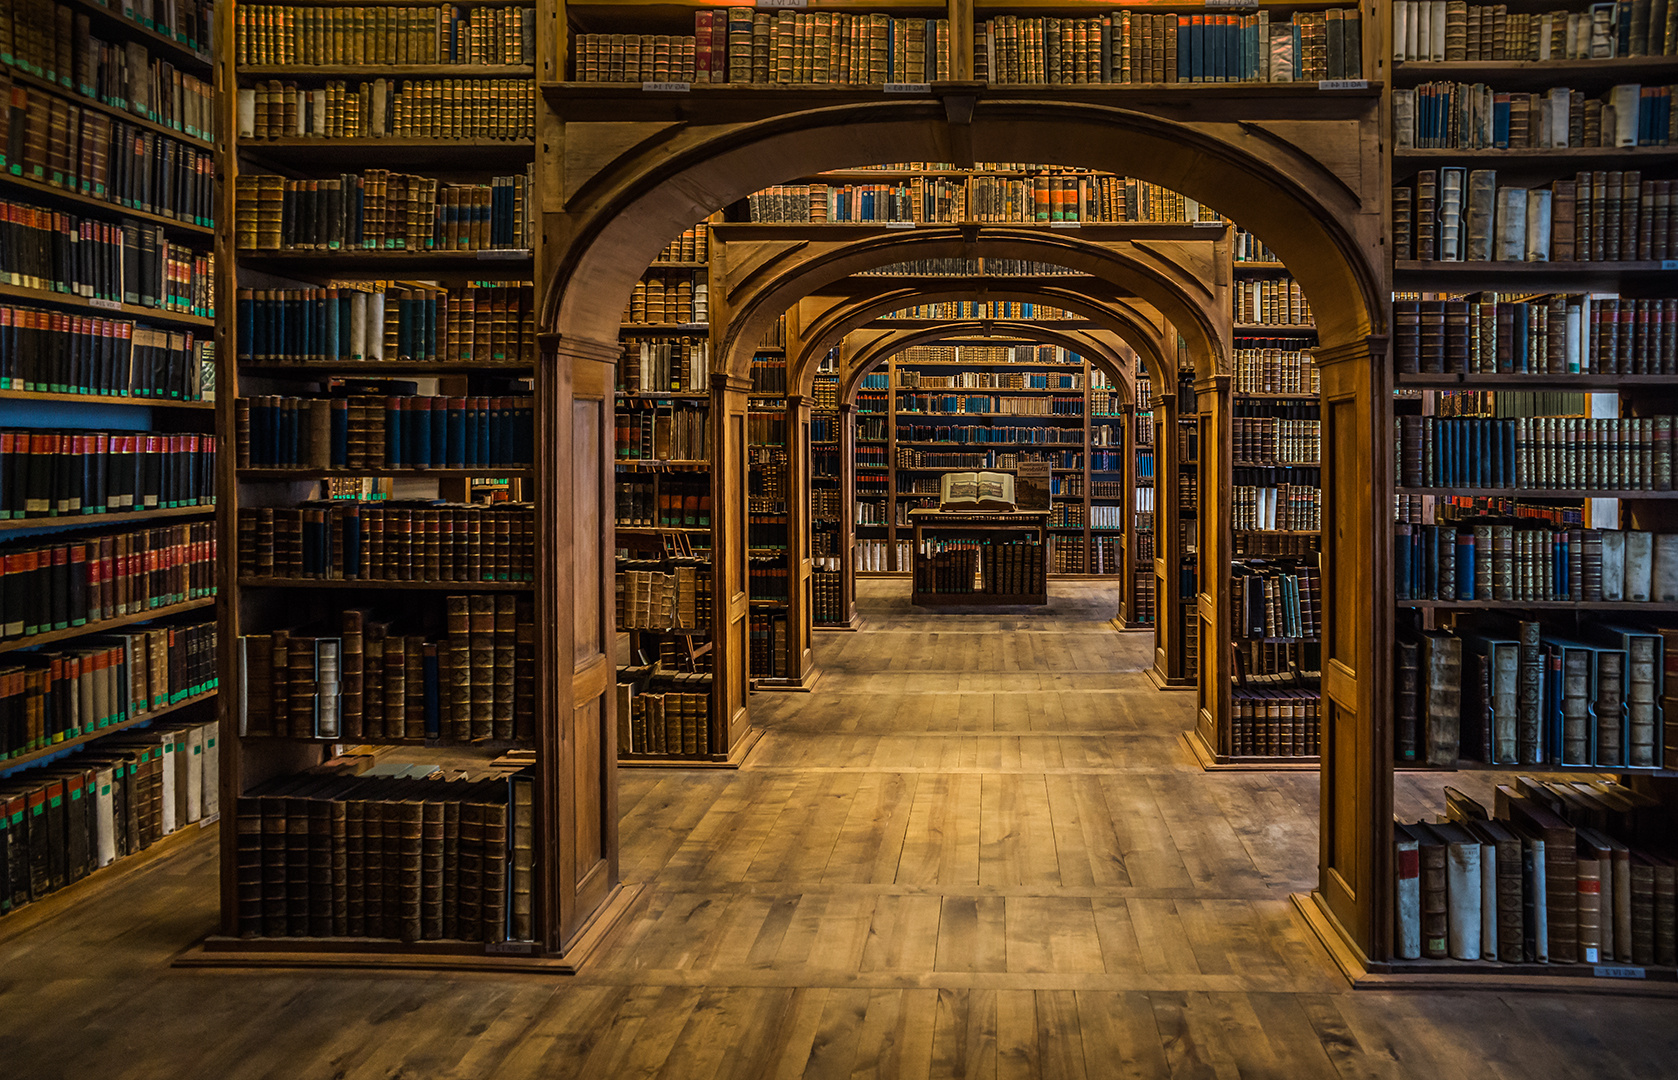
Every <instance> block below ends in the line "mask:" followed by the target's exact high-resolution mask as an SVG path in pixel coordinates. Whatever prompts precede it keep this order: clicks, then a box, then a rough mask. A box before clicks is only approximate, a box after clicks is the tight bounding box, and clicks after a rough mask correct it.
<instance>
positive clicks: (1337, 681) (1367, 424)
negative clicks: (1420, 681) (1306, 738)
mask: <svg viewBox="0 0 1678 1080" xmlns="http://www.w3.org/2000/svg"><path fill="white" fill-rule="evenodd" d="M1316 361H1317V366H1318V368H1319V370H1320V371H1321V375H1322V414H1323V415H1322V445H1323V455H1322V459H1323V480H1322V493H1323V494H1322V498H1323V507H1322V518H1323V534H1322V568H1323V585H1324V595H1323V701H1322V827H1321V836H1320V839H1321V845H1322V853H1321V859H1320V866H1319V881H1318V888H1317V894H1316V900H1317V903H1318V904H1319V905H1321V906H1323V907H1324V908H1326V909H1327V910H1328V912H1329V914H1331V915H1332V916H1333V917H1334V920H1335V921H1336V922H1337V923H1338V925H1339V927H1340V929H1341V932H1342V933H1343V934H1344V935H1345V937H1346V939H1347V943H1348V944H1350V945H1351V946H1352V947H1354V948H1356V949H1357V950H1358V951H1360V952H1361V953H1362V954H1363V957H1364V959H1366V960H1385V959H1387V958H1388V955H1389V953H1390V951H1391V942H1392V906H1393V905H1392V897H1391V895H1390V890H1391V888H1392V881H1393V876H1392V866H1391V863H1392V748H1393V744H1392V732H1391V730H1390V728H1389V724H1388V720H1387V713H1388V710H1387V708H1386V703H1387V702H1388V701H1390V700H1391V688H1390V686H1389V685H1388V682H1389V681H1390V679H1391V667H1392V665H1391V664H1390V663H1389V662H1387V661H1388V660H1389V657H1390V654H1391V650H1392V641H1391V633H1392V620H1391V616H1390V612H1391V610H1392V604H1393V595H1392V594H1393V589H1392V567H1391V558H1392V552H1391V543H1390V526H1389V518H1390V516H1391V513H1392V508H1391V506H1390V504H1389V500H1388V498H1387V496H1386V495H1385V494H1384V493H1385V492H1387V491H1390V490H1391V489H1392V475H1391V474H1392V434H1391V433H1392V376H1391V370H1392V368H1391V365H1390V364H1389V362H1388V342H1387V340H1386V339H1385V338H1379V337H1369V338H1366V339H1362V340H1356V341H1351V342H1345V343H1336V344H1332V345H1325V346H1323V347H1322V348H1320V349H1318V350H1317V355H1316Z"/></svg>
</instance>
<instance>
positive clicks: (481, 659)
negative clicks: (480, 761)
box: [467, 593, 495, 739]
mask: <svg viewBox="0 0 1678 1080" xmlns="http://www.w3.org/2000/svg"><path fill="white" fill-rule="evenodd" d="M468 607H469V611H470V615H469V618H470V622H471V637H470V644H469V650H468V656H467V662H468V664H469V665H470V667H471V677H470V679H471V681H470V687H471V689H470V709H471V732H472V738H473V739H490V738H494V737H495V597H494V595H493V594H490V593H476V594H473V595H472V596H471V597H470V598H469V600H468Z"/></svg>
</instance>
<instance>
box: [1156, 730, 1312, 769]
mask: <svg viewBox="0 0 1678 1080" xmlns="http://www.w3.org/2000/svg"><path fill="white" fill-rule="evenodd" d="M1179 738H1181V739H1182V741H1183V745H1184V746H1186V747H1188V749H1189V753H1191V754H1193V755H1194V760H1195V762H1196V763H1197V764H1198V765H1199V766H1200V767H1201V768H1202V769H1204V770H1206V771H1207V772H1317V771H1318V770H1319V769H1320V768H1321V765H1320V763H1319V762H1318V760H1317V759H1316V758H1314V757H1313V758H1296V757H1257V756H1247V755H1242V756H1240V757H1233V756H1232V757H1225V756H1222V755H1220V754H1218V753H1217V752H1215V751H1214V750H1213V749H1212V747H1211V746H1209V745H1208V744H1207V742H1206V737H1205V736H1203V735H1202V734H1201V733H1200V729H1199V728H1195V729H1194V730H1192V731H1185V732H1182V733H1181V735H1180V736H1179Z"/></svg>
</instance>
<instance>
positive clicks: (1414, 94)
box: [1393, 82, 1678, 150]
mask: <svg viewBox="0 0 1678 1080" xmlns="http://www.w3.org/2000/svg"><path fill="white" fill-rule="evenodd" d="M1675 124H1678V121H1675V119H1674V117H1673V113H1672V87H1671V86H1643V85H1640V84H1638V83H1621V84H1619V85H1617V86H1615V87H1614V88H1613V89H1611V90H1609V91H1608V93H1607V94H1606V96H1604V97H1603V98H1600V99H1598V98H1590V97H1586V96H1585V95H1584V94H1583V93H1581V92H1580V91H1578V90H1571V89H1569V88H1568V87H1565V86H1554V87H1551V88H1550V89H1548V90H1546V91H1544V92H1543V93H1532V94H1519V93H1498V92H1496V91H1494V90H1492V88H1491V87H1489V86H1487V85H1486V84H1485V83H1473V84H1469V83H1458V82H1439V83H1423V84H1422V85H1421V86H1419V87H1417V88H1416V89H1414V90H1394V91H1393V148H1394V149H1395V150H1411V149H1418V148H1419V149H1424V150H1435V149H1451V150H1533V149H1538V150H1547V149H1552V148H1558V147H1564V146H1573V147H1587V146H1669V145H1671V144H1672V142H1673V141H1674V138H1673V136H1674V134H1675V132H1674V125H1675Z"/></svg>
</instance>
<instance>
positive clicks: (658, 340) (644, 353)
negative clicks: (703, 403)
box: [618, 335, 711, 394]
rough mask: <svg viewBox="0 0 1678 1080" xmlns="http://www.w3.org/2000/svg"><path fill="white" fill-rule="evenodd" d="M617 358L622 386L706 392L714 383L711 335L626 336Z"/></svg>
mask: <svg viewBox="0 0 1678 1080" xmlns="http://www.w3.org/2000/svg"><path fill="white" fill-rule="evenodd" d="M622 341H623V359H622V360H620V361H619V362H618V379H619V382H620V384H621V385H620V386H619V389H620V390H628V391H633V392H635V393H642V394H645V393H669V394H707V393H709V392H710V385H711V340H710V338H708V337H651V338H649V337H634V336H632V335H631V336H625V337H624V338H623V339H622Z"/></svg>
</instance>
